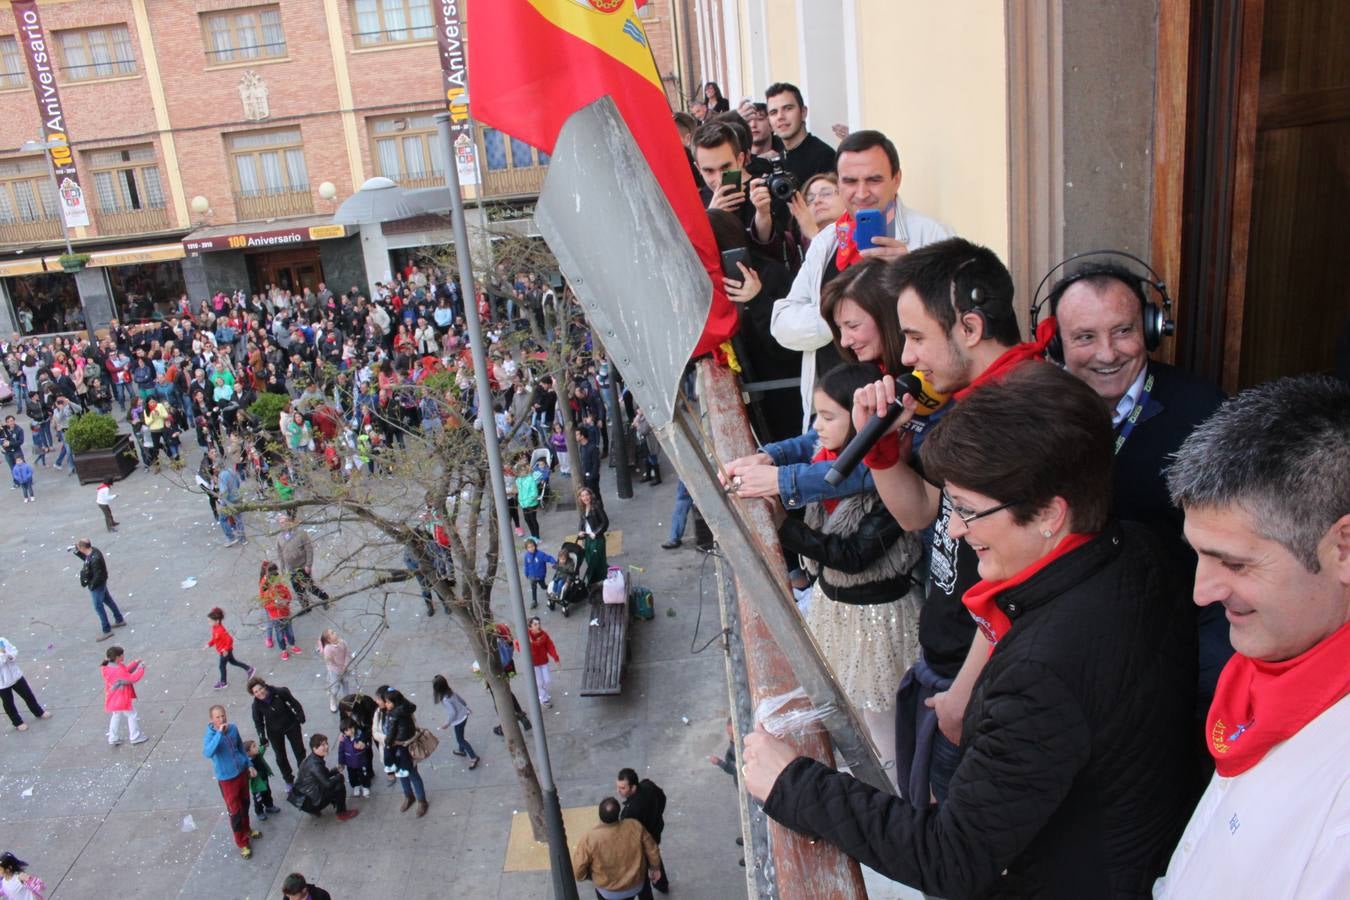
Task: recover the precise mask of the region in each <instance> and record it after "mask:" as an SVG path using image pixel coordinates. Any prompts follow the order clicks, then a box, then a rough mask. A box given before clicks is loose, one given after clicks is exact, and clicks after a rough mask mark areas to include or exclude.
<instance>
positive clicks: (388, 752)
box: [376, 688, 427, 819]
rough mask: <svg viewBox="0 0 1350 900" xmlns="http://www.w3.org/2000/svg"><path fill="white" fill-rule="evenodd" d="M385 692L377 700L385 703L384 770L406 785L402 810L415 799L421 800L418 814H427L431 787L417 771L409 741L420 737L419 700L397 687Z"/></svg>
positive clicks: (405, 809) (418, 803) (406, 809)
mask: <svg viewBox="0 0 1350 900" xmlns="http://www.w3.org/2000/svg"><path fill="white" fill-rule="evenodd" d="M381 690H382V691H384V694H383V696H377V698H376V699H377V701H378V702H379V703H380V704H381V705H382V706H383V707H384V710H385V717H384V770H385V771H386V772H390V773H392V774H394V775H396V776H397V777H398V780H399V783H400V784H401V785H403V805H402V806H401V807H399V812H407V811H408V809H409V808H411V807H412V805H413V803H414V802H416V803H417V817H418V818H419V819H420V818H421V817H422V816H425V815H426V814H427V791H426V788H425V787H424V786H423V785H422V776H421V774H420V773H419V772H418V771H417V762H416V761H415V760H414V759H413V758H412V753H411V752H410V751H409V750H408V745H409V744H410V743H412V740H413V738H415V737H417V720H416V719H415V718H413V714H414V713H416V712H417V704H416V703H413V702H412V701H411V700H409V699H408V698H407V697H404V696H403V694H402V693H401V692H400V691H397V690H395V689H394V688H389V689H387V690H386V689H384V688H381Z"/></svg>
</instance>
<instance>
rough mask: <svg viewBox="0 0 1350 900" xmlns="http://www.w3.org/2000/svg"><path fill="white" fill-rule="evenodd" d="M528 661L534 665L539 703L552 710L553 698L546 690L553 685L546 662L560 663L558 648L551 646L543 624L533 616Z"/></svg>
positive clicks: (530, 623)
mask: <svg viewBox="0 0 1350 900" xmlns="http://www.w3.org/2000/svg"><path fill="white" fill-rule="evenodd" d="M529 628H530V660H531V662H532V663H533V664H534V683H535V686H536V687H538V688H539V702H540V703H542V704H544V705H545V706H547V707H549V708H550V709H552V708H553V698H552V697H550V696H549V695H548V689H549V687H550V686H551V685H552V684H553V679H552V678H551V677H550V676H549V672H548V661H549V659H552V660H553V661H554V662H555V663H561V662H562V660H561V659H559V658H558V648H557V647H555V646H554V645H553V638H551V637H549V636H548V632H547V631H545V630H544V624H543V623H542V622H540V621H539V617H538V616H535V617H534V618H532V619H530V622H529Z"/></svg>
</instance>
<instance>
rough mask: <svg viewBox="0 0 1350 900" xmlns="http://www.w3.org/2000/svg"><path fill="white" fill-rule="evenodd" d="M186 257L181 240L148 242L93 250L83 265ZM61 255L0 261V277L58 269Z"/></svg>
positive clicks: (110, 264) (103, 264)
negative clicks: (139, 245)
mask: <svg viewBox="0 0 1350 900" xmlns="http://www.w3.org/2000/svg"><path fill="white" fill-rule="evenodd" d="M185 256H187V251H186V250H184V249H183V245H182V244H181V243H173V244H149V245H147V246H144V247H119V248H118V249H116V250H94V251H93V252H91V253H90V254H89V261H88V262H86V263H85V264H84V265H85V268H93V267H95V266H134V265H138V264H139V263H148V262H168V261H171V260H175V259H182V258H183V257H185ZM61 271H63V270H62V269H61V257H60V256H59V255H57V256H32V257H29V258H27V259H16V260H10V261H7V262H0V277H9V276H12V275H38V274H40V273H42V272H61Z"/></svg>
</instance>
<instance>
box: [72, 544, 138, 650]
mask: <svg viewBox="0 0 1350 900" xmlns="http://www.w3.org/2000/svg"><path fill="white" fill-rule="evenodd" d="M75 555H76V556H78V557H79V558H80V559H81V560H83V561H84V565H83V566H81V567H80V587H83V588H87V589H88V590H89V597H90V599H92V600H93V601H94V612H96V613H98V622H99V625H100V626H102V628H103V633H102V634H100V635H99V637H98V639H99V640H100V641H106V640H107V639H108V638H110V637H112V630H113V629H114V628H121V627H122V626H123V625H125V624H127V623H126V619H124V618H123V617H122V610H120V609H118V608H117V604H116V603H115V602H113V598H112V595H111V594H109V593H108V563H107V561H106V560H104V558H103V551H102V550H100V549H98V548H97V547H95V546H94V545H93V544H92V543H90V541H89V538H80V539H79V540H78V541H76V542H75ZM105 610H106V611H105ZM109 612H111V613H112V614H113V621H112V622H111V623H109V622H108V613H109Z"/></svg>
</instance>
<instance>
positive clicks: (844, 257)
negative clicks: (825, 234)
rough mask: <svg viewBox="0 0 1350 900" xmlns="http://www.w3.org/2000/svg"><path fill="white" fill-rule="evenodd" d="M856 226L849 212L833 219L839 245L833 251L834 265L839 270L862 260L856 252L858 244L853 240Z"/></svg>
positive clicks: (860, 255)
mask: <svg viewBox="0 0 1350 900" xmlns="http://www.w3.org/2000/svg"><path fill="white" fill-rule="evenodd" d="M856 227H857V224H856V223H855V222H854V221H853V213H851V212H847V211H845V212H844V214H843V215H842V216H840V217H839V218H837V219H835V220H834V233H835V235H836V236H837V237H838V238H839V247H838V249H836V250H835V251H834V267H835V268H836V269H838V270H839V271H840V272H842V271H844V270H845V269H847V268H848V267H849V266H851V265H853V264H854V263H860V262H862V260H863V258H862V254H861V253H859V252H858V244H857V242H856V241H854V240H853V231H854V229H855V228H856Z"/></svg>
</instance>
